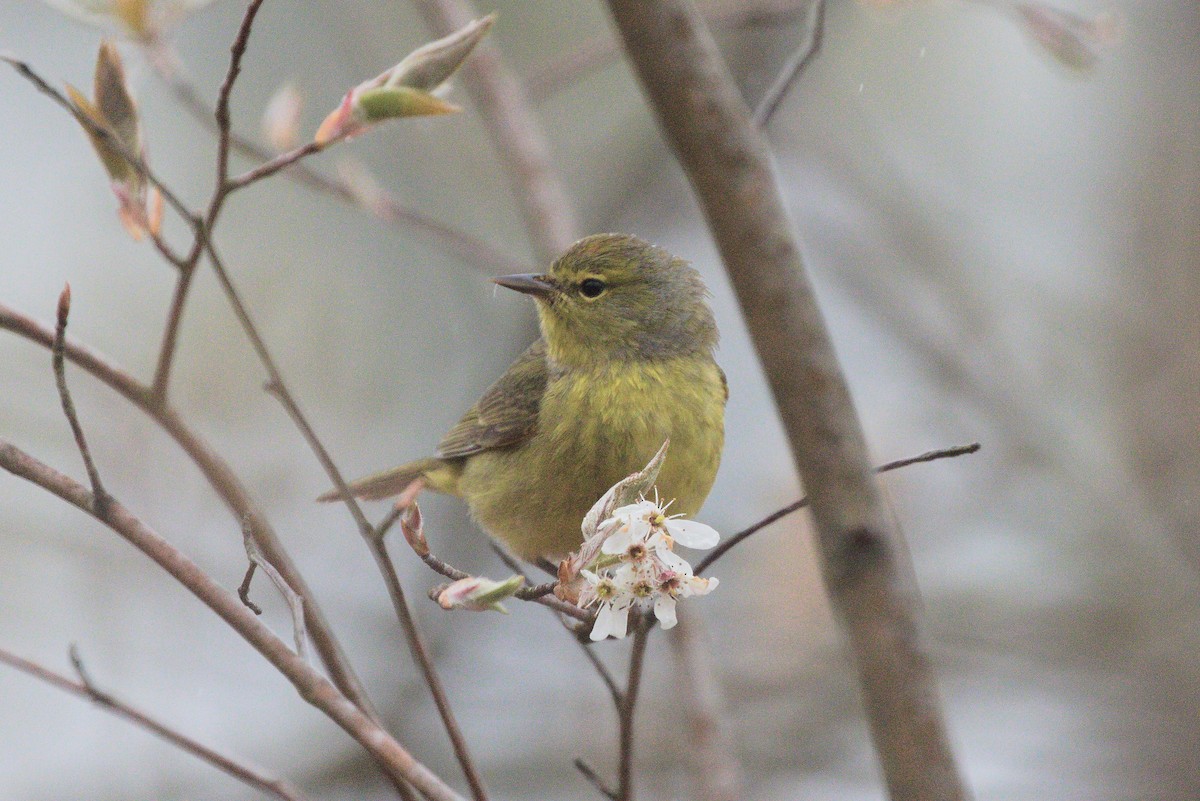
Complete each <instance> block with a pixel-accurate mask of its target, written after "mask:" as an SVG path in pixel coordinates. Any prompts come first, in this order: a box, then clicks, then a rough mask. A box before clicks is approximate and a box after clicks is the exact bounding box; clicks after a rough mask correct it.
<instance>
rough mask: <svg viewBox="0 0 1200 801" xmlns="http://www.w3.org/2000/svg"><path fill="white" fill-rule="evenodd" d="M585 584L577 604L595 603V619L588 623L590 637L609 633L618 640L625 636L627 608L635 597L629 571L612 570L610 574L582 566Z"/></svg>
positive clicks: (599, 638)
mask: <svg viewBox="0 0 1200 801" xmlns="http://www.w3.org/2000/svg"><path fill="white" fill-rule="evenodd" d="M580 575H582V576H583V578H584V580H585V581H586V582H587V585H586V586H585V587H584V588H583V592H581V593H580V594H579V605H580V606H582V607H584V608H586V607H588V606H591V605H592V604H599V606H598V607H597V610H596V622H595V623H594V624H592V633H591V638H592V639H593V640H603V639H604V638H605V637H607V636H609V635H610V634H611V635H612V636H614V637H616V638H617V639H618V640H619V639H621V638H622V637H624V636H625V632H626V630H627V628H628V626H629V608H630V607H631V606H633V603H634V601H635V600H636V599H635V597H634V595H633V588H632V584H631V581H630V579H631V575H630V574H629V573H628V572H625V573H622V572H621V571H620V570H618V571H616V573H615V574H614V575H611V576H610V575H600V574H597V573H593V572H592V571H591V570H582V571H580Z"/></svg>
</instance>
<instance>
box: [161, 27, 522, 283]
mask: <svg viewBox="0 0 1200 801" xmlns="http://www.w3.org/2000/svg"><path fill="white" fill-rule="evenodd" d="M146 52H147V57H148V59H149V61H150V64H151V66H153V68H154V70H155V72H156V73H157V74H158V76H159V77H160V78H161V79H162V80H163V82H165V83H166V84H167V86H168V88H170V90H171V92H172V93H173V94H174V95H175V98H176V99H177V100H178V101H179V103H180V104H181V105H182V106H183V108H184V109H185V110H186V111H187V112H188V113H189V114H191V115H192V117H194V118H195V119H196V120H198V121H199V122H200V123H202V124H204V125H205V126H208V127H209V128H211V129H212V130H214V131H215V130H216V126H215V123H214V121H213V111H212V109H211V108H209V107H208V106H207V105H206V104H205V102H204V100H203V99H202V98H201V97H200V93H199V92H198V91H197V90H196V87H195V86H193V85H192V84H191V83H189V82H188V80H187V79H186V78H185V77H184V76H183V75H182V72H181V69H180V67H179V65H178V63H177V60H176V58H175V56H174V54H173V53H172V52H171V51H170V50H168V49H166V46H165V44H163V43H162V42H161V41H156V42H153V43H151V46H149V47H148V49H147V51H146ZM229 145H230V148H231V149H232V150H235V151H237V152H238V153H241V154H242V155H244V156H247V157H249V158H252V159H254V160H256V161H258V162H261V163H264V164H265V163H267V162H271V161H274V160H276V159H277V158H278V157H277V156H276V155H274V154H272V153H270V152H269V151H268V150H266V149H265V148H263V147H260V146H259V145H257V144H255V143H254V142H252V141H251V140H249V139H247V138H246V137H243V136H240V135H238V134H237V133H236V132H234V131H232V130H231V131H230V133H229ZM251 172H253V171H251ZM283 174H284V176H285V177H287V178H289V179H291V180H294V181H296V182H297V183H300V184H303V185H305V186H307V187H309V188H310V189H313V190H315V191H317V192H320V193H322V194H325V195H329V196H330V197H333V198H336V199H337V200H340V201H342V202H343V203H346V204H348V205H350V206H354V207H356V208H359V209H362V210H363V211H366V212H368V213H369V214H372V215H373V216H375V217H376V218H378V219H380V220H383V221H384V222H386V223H389V224H391V225H394V226H398V227H400V226H402V227H405V228H408V229H417V230H418V231H422V232H424V233H426V234H429V235H431V236H432V237H433V239H434V240H435V241H436V242H437V243H438V244H440V245H441V246H442V247H444V248H446V249H447V250H448V251H450V252H451V253H453V254H455V255H456V256H458V257H459V258H461V259H462V260H463V261H464V262H465V263H467V264H469V265H471V266H473V267H475V268H476V269H479V270H481V271H483V272H485V273H487V274H489V275H494V274H496V273H520V272H528V271H529V269H530V267H529V265H528V264H527V263H526V262H523V261H521V260H520V259H516V258H514V257H512V256H510V255H508V254H507V253H505V252H503V251H501V250H499V249H497V248H496V247H495V246H493V245H492V244H491V243H490V242H487V241H486V240H483V239H480V238H479V237H475V236H472V235H471V234H468V233H466V232H464V231H461V230H459V229H457V228H454V227H452V226H449V225H446V224H445V223H443V222H442V221H441V220H438V219H435V218H433V217H430V216H429V215H426V214H422V213H421V212H419V211H416V210H414V209H411V208H408V207H407V206H405V205H404V204H403V203H402V202H400V199H399V198H398V197H396V196H395V195H394V194H391V193H389V192H385V191H383V190H379V189H373V190H372V191H371V192H370V193H364V192H362V191H361V190H359V189H358V188H356V187H355V185H354V183H353V182H352V181H349V180H346V179H335V178H330V177H327V176H325V175H323V174H322V173H320V172H318V171H316V170H314V169H312V168H311V167H309V166H308V165H307V164H304V163H302V162H294V163H293V164H292V165H291V166H290V168H289V169H287V170H286V171H285V172H284V173H283ZM248 175H250V173H245V174H243V175H240V176H238V177H236V178H232V179H230V182H231V183H233V184H236V185H237V186H236V187H235V188H241V185H242V184H243V182H244V183H245V184H249V183H250V181H248V180H245V179H246V177H247V176H248Z"/></svg>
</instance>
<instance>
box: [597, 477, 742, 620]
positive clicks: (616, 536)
mask: <svg viewBox="0 0 1200 801" xmlns="http://www.w3.org/2000/svg"><path fill="white" fill-rule="evenodd" d="M669 506H670V504H669V503H668V504H660V503H659V502H658V499H657V496H656V497H655V500H653V501H651V500H647V499H646V498H642V499H641V500H639V501H638V502H637V503H632V504H628V505H626V506H622V507H620V508H618V509H615V510H613V512H612V514H611V516H610V517H609V518H608V519H606V520H604V521H603V522H601V523H600V524H599V526H597V534H598V536H597V539H602V542H601V543H600V548H599V554H598V555H597V557H596V558H595V561H594V565H593V568H594V569H593V570H583V571H582V575H583V577H584V579H585V580H586V586H585V587H584V589H583V591H582V592H581V593H580V596H579V603H580V605H581V606H584V607H586V606H589V605H592V604H598V607H597V613H596V622H595V624H594V625H593V627H592V634H591V637H592V639H593V640H602V639H604V638H605V637H608V636H610V635H611V636H613V637H616V638H617V639H620V638H621V637H624V636H625V633H626V631H627V630H628V623H629V611H630V609H632V608H633V607H634V605H638V606H641V607H646V608H653V609H654V616H655V617H656V618H658V621H659V622H660V623H661V624H662V627H663V628H664V629H669V628H671V627H672V626H674V625H675V623H676V616H675V604H676V602H677V601H678V600H679V599H680V598H691V597H694V596H699V595H707V594H708V593H709V592H712V591H713V590H714V589H716V587H717V584H718V582H717V580H716V579H715V578H714V579H705V578H700V577H699V576H696V575H694V574H693V573H692V566H691V565H690V564H689V563H688V562H687V560H686V559H684V558H683V557H681V556H680V555H679V554H677V553H675V551H674V548H675V544H676V543H678V544H680V545H684V546H686V547H688V548H711V547H713V546H714V545H716V544H717V541H718V540H719V538H720V536H719V535H718V534H717V532H716V531H715V530H714V529H713V528H711V527H709V526H706V525H704V524H703V523H697V522H695V521H694V520H681V519H680V517H681V516H680V515H675V516H668V515H667V514H666V510H667V507H669ZM591 547H592V548H593V549H594V548H595V545H594V544H593V545H592V546H591ZM590 553H592V554H596V551H595V550H591V551H590ZM614 557H615V558H614ZM587 558H588V559H592V557H587ZM595 565H600V567H595Z"/></svg>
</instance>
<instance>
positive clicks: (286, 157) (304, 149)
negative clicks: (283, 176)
mask: <svg viewBox="0 0 1200 801" xmlns="http://www.w3.org/2000/svg"><path fill="white" fill-rule="evenodd" d="M323 149H324V146H322V145H318V144H317V143H316V142H309V143H308V144H306V145H301V146H300V147H297V148H295V149H293V150H289V151H288V152H286V153H280V154H279V155H278V156H276V157H275V158H273V159H268V160H267V161H264V162H263V163H262V164H260V165H258V166H257V167H255V168H254V169H252V170H247V171H246V172H244V173H242V174H241V175H237V176H235V177H233V178H230V179H229V180H228V181H227V182H226V186H227V187H229V191H230V192H234V191H237V190H238V189H245V188H246V187H247V186H250V184H252V183H254V182H256V181H261V180H263V179H264V178H270V177H271V176H272V175H274V174H275V173H277V172H279V171H280V170H284V169H287V168H288V167H291V166H294V165H295V164H296V163H297V162H298V161H300V160H301V159H304V158H307V157H308V156H311V155H313V154H314V153H320V152H321V151H322V150H323Z"/></svg>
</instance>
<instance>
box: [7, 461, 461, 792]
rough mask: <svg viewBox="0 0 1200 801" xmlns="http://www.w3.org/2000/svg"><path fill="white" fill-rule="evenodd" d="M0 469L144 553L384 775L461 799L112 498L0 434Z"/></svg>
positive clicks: (233, 600)
mask: <svg viewBox="0 0 1200 801" xmlns="http://www.w3.org/2000/svg"><path fill="white" fill-rule="evenodd" d="M0 467H3V468H4V469H6V470H8V471H9V472H11V473H13V474H14V475H16V476H19V477H21V478H24V479H25V480H27V481H30V482H32V483H34V484H37V485H38V486H40V487H42V488H44V489H46V490H48V491H50V492H52V493H53V494H55V495H57V496H58V497H60V498H62V499H63V500H64V501H66V502H68V503H70V504H71V505H72V506H75V507H77V508H79V509H82V510H83V511H85V512H87V513H88V514H90V515H92V516H94V517H96V519H98V520H100V522H102V523H104V524H105V525H107V526H108V527H109V528H111V529H112V530H113V531H115V532H116V533H117V534H119V535H121V537H123V538H124V539H125V540H126V541H128V542H129V543H130V544H131V545H133V546H134V547H135V548H137V549H138V550H139V551H141V552H142V553H143V554H145V555H146V556H148V557H150V559H151V560H153V561H154V562H155V563H156V564H157V565H158V566H159V567H161V568H162V569H163V570H165V571H166V572H167V573H168V574H170V575H171V577H172V578H174V579H175V580H176V581H178V582H179V583H180V584H182V585H183V586H184V587H186V588H187V589H188V591H189V592H191V593H192V594H193V595H195V596H196V597H197V598H198V599H199V600H200V601H201V602H202V603H204V605H205V606H207V607H208V608H209V609H211V610H212V611H213V612H215V613H216V614H217V615H218V616H219V617H220V618H221V619H222V620H224V621H225V622H226V623H227V624H229V626H230V627H231V628H232V629H233V630H234V631H236V632H237V633H238V634H239V635H240V636H241V637H242V639H244V640H246V642H248V643H249V644H250V645H251V646H252V647H253V648H254V649H255V650H256V651H258V652H259V653H260V654H261V655H262V656H263V657H264V658H265V659H266V660H267V661H268V662H270V663H271V664H272V665H273V666H274V667H275V668H276V669H277V670H279V672H280V673H282V674H283V675H284V676H285V677H286V678H287V679H288V681H290V682H291V683H292V685H293V686H294V687H295V688H296V691H297V692H298V693H299V694H300V696H301V697H302V698H303V699H304V700H306V701H308V702H309V703H310V704H312V705H313V706H315V707H317V708H318V709H320V710H321V711H322V712H324V713H325V714H326V715H328V716H329V718H330V719H331V720H333V721H334V722H335V723H337V724H338V725H339V726H341V727H342V729H344V730H345V731H346V733H347V734H349V735H350V736H351V737H353V738H354V739H355V740H357V741H358V743H359V744H360V745H362V746H363V748H365V749H366V750H367V752H368V753H369V754H371V756H372V757H373V758H374V759H375V761H376V762H377V763H378V764H379V765H380V767H381V768H383V770H384V772H385V773H386V774H387V775H388V776H390V777H391V778H392V779H394V780H396V781H408V782H410V783H411V784H412V785H413V786H414V787H416V788H417V789H418V790H420V791H421V792H422V793H424V794H425V796H426V797H427V798H429V799H431V800H432V801H463V799H462V796H460V795H458V794H457V793H455V792H454V790H453V789H451V788H450V787H449V786H448V785H446V783H445V782H443V781H442V780H441V779H440V778H439V777H438V776H437V775H436V774H434V773H433V772H432V771H430V770H429V769H428V768H426V767H425V766H424V765H422V764H421V763H420V762H418V761H417V760H416V759H414V758H413V757H412V755H411V754H409V753H408V751H407V750H405V748H404V747H403V746H401V745H400V743H398V742H396V740H395V739H393V738H392V736H391V735H390V734H388V733H387V732H386V731H385V730H383V729H382V728H380V726H379V724H378V723H376V722H375V721H374V720H372V719H371V718H370V717H368V716H367V715H366V714H365V713H364V712H363V711H362V710H361V709H359V708H358V707H357V706H356V705H355V704H354V703H352V702H351V701H350V700H349V699H348V698H346V697H345V696H344V695H342V694H341V693H340V692H338V690H337V688H336V687H334V686H333V684H332V683H331V682H330V681H329V680H328V679H326V678H325V677H324V676H322V675H321V674H320V673H317V672H316V671H315V670H314V669H313V668H312V667H311V666H310V665H309V664H308V663H307V662H306V661H305V660H304V659H303V658H302V657H300V656H298V655H297V654H296V653H295V652H293V651H292V650H291V649H290V648H289V647H288V646H287V643H285V642H284V641H283V640H281V639H279V638H278V637H276V636H275V634H273V633H272V632H271V630H270V629H268V628H267V627H266V626H265V625H264V624H262V623H260V622H259V620H258V618H257V617H255V615H254V613H253V612H251V611H250V610H249V609H247V608H246V607H245V606H243V605H242V602H241V601H240V600H238V597H237V596H236V595H234V594H233V593H231V592H229V591H228V590H226V589H224V588H223V587H221V586H220V585H218V584H217V583H216V582H215V581H213V580H212V579H211V578H210V577H209V576H208V574H206V573H205V572H204V571H203V570H201V569H200V567H199V566H198V565H197V564H196V563H195V562H193V561H192V560H191V559H189V558H188V557H187V556H185V555H184V554H183V553H182V552H180V551H179V550H177V549H176V548H175V547H174V546H173V545H171V544H170V543H169V542H167V541H166V540H164V539H163V538H162V537H160V536H159V535H158V534H157V533H155V532H154V531H152V530H151V529H150V528H149V527H148V526H146V525H145V524H144V523H143V522H142V521H141V520H139V519H138V518H137V517H135V516H134V515H133V514H132V513H131V512H130V511H129V510H128V509H127V508H125V506H123V505H122V504H121V503H119V502H118V501H117V500H116V499H114V498H111V497H110V498H108V500H107V503H105V505H104V506H103V508H102V509H98V508H97V507H96V503H95V498H94V497H93V496H92V493H91V492H89V491H88V490H87V489H86V488H85V487H83V486H82V485H81V484H79V483H77V482H76V481H74V480H73V479H71V478H69V477H68V476H65V475H63V474H61V473H59V472H57V471H56V470H54V469H53V468H50V467H48V466H46V465H44V464H42V463H41V462H39V461H37V460H36V459H34V458H33V457H31V456H30V455H28V454H26V453H24V452H23V451H21V450H20V449H19V448H17V447H16V446H14V445H12V444H11V443H8V442H4V441H3V440H0Z"/></svg>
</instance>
